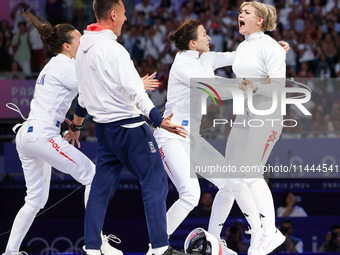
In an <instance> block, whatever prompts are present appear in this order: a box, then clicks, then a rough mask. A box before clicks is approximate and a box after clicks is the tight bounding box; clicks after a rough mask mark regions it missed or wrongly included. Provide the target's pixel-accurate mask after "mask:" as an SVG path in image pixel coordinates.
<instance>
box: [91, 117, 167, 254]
mask: <svg viewBox="0 0 340 255" xmlns="http://www.w3.org/2000/svg"><path fill="white" fill-rule="evenodd" d="M95 134H96V137H97V138H98V147H97V163H96V174H95V176H94V179H93V182H92V187H91V191H90V195H89V200H88V206H87V207H86V212H85V243H86V249H95V250H99V249H100V246H101V242H102V241H101V238H100V234H99V233H100V231H101V230H102V228H103V223H104V218H105V214H106V210H107V206H108V203H109V201H110V200H111V198H112V196H113V195H114V193H115V191H116V189H117V187H118V183H119V180H120V176H121V173H122V169H123V167H126V168H127V169H128V170H129V171H130V172H131V173H132V174H133V175H134V176H135V177H136V178H137V179H138V181H139V182H140V184H141V186H142V198H143V201H144V209H145V215H146V221H147V226H148V231H149V237H150V242H151V245H152V247H153V248H157V247H162V246H165V245H168V244H169V241H168V236H167V234H166V233H167V232H166V196H167V193H168V184H167V176H166V173H165V171H164V168H163V163H162V160H161V156H160V153H159V150H158V146H157V143H156V141H155V139H154V137H153V134H152V133H151V131H150V129H149V127H148V126H147V125H146V124H143V125H141V126H139V127H136V128H123V127H121V126H120V125H118V124H117V123H109V124H99V123H95ZM98 212H101V214H98ZM131 231H132V230H131Z"/></svg>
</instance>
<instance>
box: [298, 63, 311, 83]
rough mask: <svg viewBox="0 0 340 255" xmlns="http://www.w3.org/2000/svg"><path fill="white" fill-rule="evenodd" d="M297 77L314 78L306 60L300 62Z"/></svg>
mask: <svg viewBox="0 0 340 255" xmlns="http://www.w3.org/2000/svg"><path fill="white" fill-rule="evenodd" d="M296 77H297V78H307V79H310V78H314V74H313V72H312V70H311V68H310V65H309V63H308V62H302V63H300V68H299V71H298V73H297V76H296Z"/></svg>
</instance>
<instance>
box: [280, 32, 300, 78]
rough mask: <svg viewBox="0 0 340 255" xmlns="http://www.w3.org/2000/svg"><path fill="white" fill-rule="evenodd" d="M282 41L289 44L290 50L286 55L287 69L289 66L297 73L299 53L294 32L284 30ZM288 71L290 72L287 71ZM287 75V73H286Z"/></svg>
mask: <svg viewBox="0 0 340 255" xmlns="http://www.w3.org/2000/svg"><path fill="white" fill-rule="evenodd" d="M282 39H283V40H284V41H286V42H287V43H289V46H290V50H289V51H288V53H287V55H286V64H287V69H288V66H291V67H292V68H293V71H294V72H295V73H296V71H297V63H296V60H297V53H298V47H297V45H298V42H297V40H296V34H295V33H294V31H292V30H283V32H282ZM287 71H288V70H287ZM286 75H287V72H286ZM287 77H294V76H291V75H290V76H288V75H287Z"/></svg>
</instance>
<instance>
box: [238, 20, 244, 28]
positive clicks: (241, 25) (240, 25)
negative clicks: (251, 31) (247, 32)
mask: <svg viewBox="0 0 340 255" xmlns="http://www.w3.org/2000/svg"><path fill="white" fill-rule="evenodd" d="M238 24H239V27H240V28H241V27H243V26H244V25H245V23H244V21H243V20H240V21H239V22H238Z"/></svg>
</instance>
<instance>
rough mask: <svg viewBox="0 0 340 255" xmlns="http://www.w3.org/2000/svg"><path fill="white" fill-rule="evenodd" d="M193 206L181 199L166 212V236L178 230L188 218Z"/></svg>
mask: <svg viewBox="0 0 340 255" xmlns="http://www.w3.org/2000/svg"><path fill="white" fill-rule="evenodd" d="M193 208H194V206H191V205H189V204H188V203H186V202H184V201H183V200H181V199H178V200H177V201H176V202H175V203H174V204H173V205H172V206H171V207H170V209H169V210H168V211H167V213H166V222H167V234H168V236H170V235H172V233H173V232H174V231H175V230H176V229H177V228H178V226H179V225H180V224H181V223H182V222H183V220H184V219H185V218H186V217H187V216H188V214H189V213H190V212H191V210H192V209H193Z"/></svg>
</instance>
